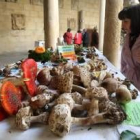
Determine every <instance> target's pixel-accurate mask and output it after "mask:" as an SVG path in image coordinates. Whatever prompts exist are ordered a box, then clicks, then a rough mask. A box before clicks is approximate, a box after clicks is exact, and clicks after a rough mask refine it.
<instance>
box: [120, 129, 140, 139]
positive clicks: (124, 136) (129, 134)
mask: <svg viewBox="0 0 140 140" xmlns="http://www.w3.org/2000/svg"><path fill="white" fill-rule="evenodd" d="M120 140H140V139H139V138H138V137H137V135H136V134H135V133H133V132H131V131H129V130H125V131H123V132H122V133H121V136H120Z"/></svg>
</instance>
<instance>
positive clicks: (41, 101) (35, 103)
mask: <svg viewBox="0 0 140 140" xmlns="http://www.w3.org/2000/svg"><path fill="white" fill-rule="evenodd" d="M41 87H42V85H41ZM38 88H39V89H40V86H39V87H38ZM40 90H41V89H40ZM37 91H38V92H40V91H39V90H37ZM58 95H59V92H58V91H57V90H51V89H48V88H46V89H45V87H44V86H43V90H42V93H40V94H37V95H36V96H34V97H31V99H30V105H31V107H32V108H33V109H39V108H42V107H44V106H45V105H46V104H48V103H49V102H51V101H52V100H54V99H55V98H56V97H58Z"/></svg>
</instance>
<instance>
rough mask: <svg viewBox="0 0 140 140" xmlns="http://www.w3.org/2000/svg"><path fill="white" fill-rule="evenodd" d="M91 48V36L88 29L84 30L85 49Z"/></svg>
mask: <svg viewBox="0 0 140 140" xmlns="http://www.w3.org/2000/svg"><path fill="white" fill-rule="evenodd" d="M88 46H89V34H88V32H87V29H84V30H83V47H88Z"/></svg>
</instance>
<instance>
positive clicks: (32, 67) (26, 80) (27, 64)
mask: <svg viewBox="0 0 140 140" xmlns="http://www.w3.org/2000/svg"><path fill="white" fill-rule="evenodd" d="M21 68H22V74H23V75H22V77H15V76H14V77H9V78H4V79H2V80H0V81H1V82H4V81H11V82H12V83H13V84H14V85H15V86H22V87H23V88H24V90H25V92H26V93H28V94H29V95H30V96H34V95H35V92H36V89H37V86H36V83H35V79H36V74H37V64H36V62H35V61H34V60H33V59H25V60H24V61H23V62H22V63H21Z"/></svg>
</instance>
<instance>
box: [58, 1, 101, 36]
mask: <svg viewBox="0 0 140 140" xmlns="http://www.w3.org/2000/svg"><path fill="white" fill-rule="evenodd" d="M99 6H100V0H59V8H60V10H59V17H60V36H62V35H63V33H64V32H65V31H66V30H67V28H68V27H69V22H71V24H72V32H73V34H74V33H75V32H76V31H77V30H78V28H79V20H80V19H79V12H80V11H81V10H82V11H83V12H84V20H83V24H84V28H93V27H94V26H97V27H99V11H100V8H99Z"/></svg>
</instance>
